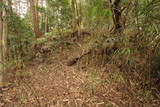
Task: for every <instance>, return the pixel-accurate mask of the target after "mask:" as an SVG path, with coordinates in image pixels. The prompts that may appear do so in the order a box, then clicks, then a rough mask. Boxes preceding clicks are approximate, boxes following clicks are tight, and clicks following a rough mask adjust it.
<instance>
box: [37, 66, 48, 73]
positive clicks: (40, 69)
mask: <svg viewBox="0 0 160 107" xmlns="http://www.w3.org/2000/svg"><path fill="white" fill-rule="evenodd" d="M38 70H39V71H40V72H49V70H48V69H47V67H45V66H43V65H39V66H38Z"/></svg>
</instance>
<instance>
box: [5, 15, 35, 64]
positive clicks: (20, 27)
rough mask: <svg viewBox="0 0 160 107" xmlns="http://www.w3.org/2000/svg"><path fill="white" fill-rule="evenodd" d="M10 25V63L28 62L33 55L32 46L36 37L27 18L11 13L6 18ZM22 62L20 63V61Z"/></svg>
mask: <svg viewBox="0 0 160 107" xmlns="http://www.w3.org/2000/svg"><path fill="white" fill-rule="evenodd" d="M6 20H7V24H8V33H9V35H8V52H9V53H8V61H10V62H12V63H13V62H14V63H15V64H16V65H17V62H18V64H20V63H23V60H28V59H29V58H30V57H31V55H32V49H31V45H32V42H33V41H34V35H33V31H32V28H31V25H30V24H29V22H27V20H26V18H21V17H20V16H18V15H16V14H14V13H12V12H11V13H10V14H8V15H7V17H6ZM19 60H20V61H19Z"/></svg>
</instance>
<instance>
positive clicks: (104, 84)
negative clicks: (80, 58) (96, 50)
mask: <svg viewBox="0 0 160 107" xmlns="http://www.w3.org/2000/svg"><path fill="white" fill-rule="evenodd" d="M83 43H84V44H85V45H83ZM83 43H79V44H78V45H77V46H76V45H74V46H72V45H71V46H65V47H58V49H57V51H56V52H54V53H53V54H52V55H49V56H44V57H46V58H45V60H43V61H42V62H38V61H32V62H31V63H30V64H28V65H27V66H26V67H25V68H23V69H21V70H18V71H16V77H15V78H14V80H13V79H12V80H13V81H12V84H11V86H9V87H6V88H4V89H2V91H3V93H2V94H0V98H1V99H0V106H1V107H158V106H159V105H160V99H158V98H155V96H154V95H153V94H152V91H151V90H149V89H146V88H145V89H144V88H143V87H141V84H140V83H139V82H138V81H139V75H138V74H137V73H135V72H128V73H126V72H123V71H121V69H120V68H119V67H117V66H116V65H114V64H106V65H105V66H103V67H94V66H87V64H84V63H83V62H78V63H77V64H75V65H73V66H68V65H67V64H66V63H67V61H68V60H69V59H72V58H73V57H74V56H77V55H79V54H80V53H81V52H82V51H83V50H81V49H77V48H78V47H83V46H84V47H86V43H87V41H86V42H83ZM62 48H63V49H62ZM83 49H84V48H83ZM71 57H72V58H71ZM82 63H83V64H82ZM22 74H23V75H22Z"/></svg>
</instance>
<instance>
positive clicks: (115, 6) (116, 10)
mask: <svg viewBox="0 0 160 107" xmlns="http://www.w3.org/2000/svg"><path fill="white" fill-rule="evenodd" d="M120 2H121V0H114V2H113V3H112V0H110V3H111V11H112V18H113V22H114V32H121V27H122V26H121V23H120V18H121V9H120V6H119V3H120Z"/></svg>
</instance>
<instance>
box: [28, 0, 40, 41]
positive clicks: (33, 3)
mask: <svg viewBox="0 0 160 107" xmlns="http://www.w3.org/2000/svg"><path fill="white" fill-rule="evenodd" d="M29 2H30V7H31V12H32V21H33V26H34V33H35V36H36V38H39V37H41V31H40V27H39V15H38V10H37V6H38V0H29Z"/></svg>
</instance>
